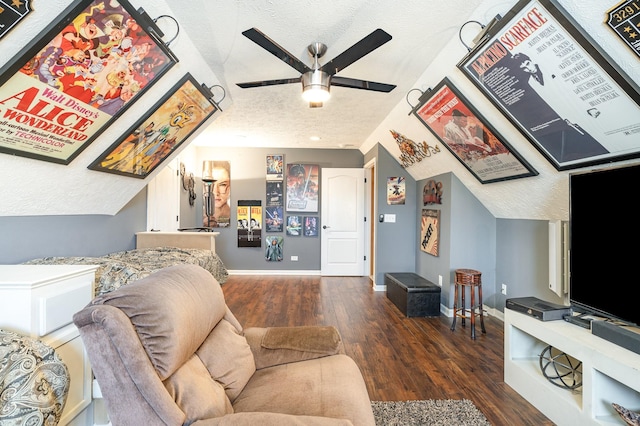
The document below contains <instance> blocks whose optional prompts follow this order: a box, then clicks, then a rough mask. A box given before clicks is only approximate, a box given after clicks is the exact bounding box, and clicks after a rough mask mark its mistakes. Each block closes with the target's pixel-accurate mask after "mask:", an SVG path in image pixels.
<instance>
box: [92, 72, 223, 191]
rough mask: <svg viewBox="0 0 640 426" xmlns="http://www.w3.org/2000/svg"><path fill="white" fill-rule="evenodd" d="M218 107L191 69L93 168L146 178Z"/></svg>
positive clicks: (97, 160)
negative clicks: (192, 74)
mask: <svg viewBox="0 0 640 426" xmlns="http://www.w3.org/2000/svg"><path fill="white" fill-rule="evenodd" d="M217 110H218V108H217V107H216V106H215V103H214V102H213V101H212V100H211V98H210V97H209V94H208V93H207V91H206V90H204V89H203V87H202V85H200V84H198V83H197V82H196V80H195V79H194V78H193V77H192V76H191V74H189V73H187V74H186V75H185V76H184V77H182V78H181V79H180V81H178V83H176V85H175V86H173V88H172V89H171V90H170V91H169V92H168V93H167V94H166V95H164V96H163V97H162V99H160V101H158V102H157V103H156V104H155V105H154V106H153V107H152V108H151V111H150V112H149V113H148V114H147V115H146V116H145V117H143V118H142V119H140V120H138V122H136V123H135V124H134V125H133V126H132V127H130V128H129V130H127V132H126V133H125V134H124V135H123V136H122V137H121V138H120V140H118V141H116V142H115V143H114V144H113V145H111V146H110V147H109V148H108V149H107V150H106V151H105V152H103V153H102V155H101V156H100V157H98V158H97V159H96V160H95V161H94V162H93V163H91V165H89V168H90V169H92V170H98V171H101V172H108V173H115V174H119V175H123V176H130V177H135V178H139V179H144V178H145V177H147V176H149V174H151V172H153V171H154V170H155V169H156V167H158V166H159V165H160V164H161V163H162V162H163V161H164V160H165V159H166V158H167V157H169V156H170V155H171V154H172V153H173V152H174V151H175V150H176V149H177V148H178V147H179V146H180V145H182V143H183V142H184V141H185V140H187V139H188V138H189V136H191V134H193V132H195V131H196V130H197V129H198V128H199V127H200V126H201V125H202V123H204V122H205V121H207V119H208V118H209V117H211V116H212V115H213V114H214V113H215V112H216V111H217Z"/></svg>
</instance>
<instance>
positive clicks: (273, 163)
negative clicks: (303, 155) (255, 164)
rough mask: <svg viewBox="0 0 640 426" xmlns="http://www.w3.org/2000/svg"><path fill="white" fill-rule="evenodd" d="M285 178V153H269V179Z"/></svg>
mask: <svg viewBox="0 0 640 426" xmlns="http://www.w3.org/2000/svg"><path fill="white" fill-rule="evenodd" d="M283 179H284V155H267V180H283Z"/></svg>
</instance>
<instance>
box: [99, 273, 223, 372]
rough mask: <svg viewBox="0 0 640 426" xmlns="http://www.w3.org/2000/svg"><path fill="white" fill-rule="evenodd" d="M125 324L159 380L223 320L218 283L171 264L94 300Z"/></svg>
mask: <svg viewBox="0 0 640 426" xmlns="http://www.w3.org/2000/svg"><path fill="white" fill-rule="evenodd" d="M92 304H105V305H111V306H114V307H117V308H119V309H120V310H121V311H123V312H124V313H125V314H126V315H127V316H128V317H129V319H130V320H131V323H132V324H133V326H134V327H135V330H136V332H137V334H138V336H139V338H140V341H141V342H142V345H143V347H144V349H145V351H146V353H147V355H148V356H149V359H150V360H151V363H152V364H153V366H154V368H155V369H156V371H157V372H158V375H159V376H160V379H161V380H165V379H167V378H168V377H169V376H171V375H172V374H173V373H174V372H175V371H176V370H177V369H178V368H179V367H181V366H182V365H183V364H184V363H185V362H187V360H189V359H190V358H191V356H192V355H193V354H194V353H195V351H196V349H198V348H199V347H200V345H201V344H202V342H203V341H204V340H205V339H206V338H207V336H208V335H209V334H210V332H211V330H212V329H213V328H214V326H215V325H216V324H217V323H218V322H219V321H220V320H221V319H222V318H223V317H224V316H225V313H226V312H227V307H226V304H225V302H224V295H223V294H222V289H221V288H220V284H218V282H217V281H216V280H215V278H213V276H212V275H211V274H210V273H209V272H208V271H206V270H205V269H203V268H201V267H200V266H196V265H176V266H170V267H168V268H164V269H162V270H160V271H157V272H155V273H154V274H152V275H150V276H148V277H146V278H143V279H141V280H138V281H135V282H133V283H131V284H129V285H127V286H125V287H122V288H120V289H118V290H117V291H114V292H111V293H108V294H105V295H102V296H99V297H97V298H95V299H94V300H93V301H92Z"/></svg>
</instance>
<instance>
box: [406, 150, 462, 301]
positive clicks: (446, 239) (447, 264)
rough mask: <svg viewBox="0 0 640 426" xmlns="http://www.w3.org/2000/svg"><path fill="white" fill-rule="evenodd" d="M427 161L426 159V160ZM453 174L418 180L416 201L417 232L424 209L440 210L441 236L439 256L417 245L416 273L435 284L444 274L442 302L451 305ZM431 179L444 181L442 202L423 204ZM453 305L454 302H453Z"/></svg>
mask: <svg viewBox="0 0 640 426" xmlns="http://www.w3.org/2000/svg"><path fill="white" fill-rule="evenodd" d="M425 161H426V160H425ZM452 177H453V175H452V174H451V173H446V174H443V175H438V176H434V177H432V178H429V179H423V180H420V181H418V182H417V188H416V197H415V198H416V203H417V210H418V214H417V220H416V232H420V221H421V214H422V209H433V210H440V237H439V243H438V244H439V250H438V252H439V253H438V256H432V255H431V254H429V253H425V252H423V251H422V250H420V247H419V246H418V245H416V246H415V247H416V248H415V249H416V273H417V274H418V275H420V276H422V277H424V278H426V279H428V280H429V281H431V282H432V283H434V284H438V278H439V276H442V293H441V294H440V302H441V303H442V304H443V305H445V306H449V304H450V303H449V291H448V289H449V288H450V283H452V282H453V276H452V275H453V272H452V271H451V197H452V192H451V179H452ZM431 179H433V180H435V181H436V182H442V204H427V205H426V206H424V205H423V202H422V190H423V188H424V186H425V184H426V183H427V182H428V181H430V180H431ZM451 306H453V302H451Z"/></svg>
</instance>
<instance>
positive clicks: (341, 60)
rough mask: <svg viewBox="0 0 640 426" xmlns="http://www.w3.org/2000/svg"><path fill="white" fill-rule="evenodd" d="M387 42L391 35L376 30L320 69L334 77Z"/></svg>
mask: <svg viewBox="0 0 640 426" xmlns="http://www.w3.org/2000/svg"><path fill="white" fill-rule="evenodd" d="M389 40H391V35H389V34H388V33H387V32H385V31H384V30H381V29H380V28H378V29H377V30H375V31H374V32H372V33H371V34H369V35H368V36H366V37H365V38H363V39H362V40H360V41H359V42H357V43H356V44H354V45H353V46H351V47H350V48H348V49H347V50H345V51H344V52H342V53H341V54H339V55H338V56H336V57H335V58H333V59H332V60H330V61H329V62H327V63H326V64H324V65H323V66H322V67H321V68H320V69H321V70H322V71H324V72H326V73H328V74H329V75H334V74H336V73H338V72H340V70H342V69H344V68H346V67H348V66H349V65H351V64H352V63H354V62H355V61H357V60H358V59H360V58H362V57H363V56H365V55H367V54H368V53H371V52H372V51H374V50H375V49H377V48H378V47H380V46H382V45H383V44H385V43H386V42H388V41H389Z"/></svg>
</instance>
